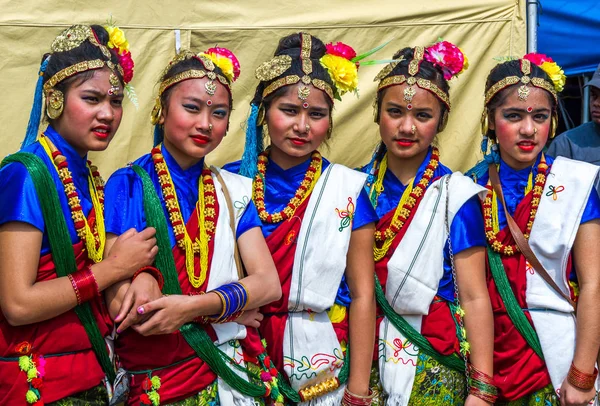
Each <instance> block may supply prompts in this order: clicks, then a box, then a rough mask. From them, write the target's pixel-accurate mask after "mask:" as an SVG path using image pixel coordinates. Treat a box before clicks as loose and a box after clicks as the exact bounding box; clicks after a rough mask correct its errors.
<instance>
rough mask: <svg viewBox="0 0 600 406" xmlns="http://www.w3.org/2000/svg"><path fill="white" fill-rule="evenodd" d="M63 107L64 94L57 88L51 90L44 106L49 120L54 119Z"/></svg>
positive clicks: (58, 115)
mask: <svg viewBox="0 0 600 406" xmlns="http://www.w3.org/2000/svg"><path fill="white" fill-rule="evenodd" d="M64 107H65V95H64V94H63V92H61V91H60V90H57V89H53V90H52V94H51V95H50V97H49V98H48V104H47V106H46V115H47V116H48V118H50V120H56V119H57V118H58V117H60V115H61V114H62V112H63V108H64Z"/></svg>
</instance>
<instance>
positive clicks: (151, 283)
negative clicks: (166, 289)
mask: <svg viewBox="0 0 600 406" xmlns="http://www.w3.org/2000/svg"><path fill="white" fill-rule="evenodd" d="M161 297H162V292H161V291H160V288H159V286H158V282H157V281H156V279H154V277H153V276H152V275H151V274H149V273H147V272H142V273H140V274H139V275H138V276H137V278H135V280H134V281H133V282H131V284H130V285H129V289H127V292H126V293H125V296H124V297H123V302H122V303H121V309H120V310H119V313H118V314H117V316H116V317H115V322H116V323H121V324H120V325H119V328H117V333H119V334H121V333H122V332H123V331H125V330H127V328H128V327H131V326H133V325H135V324H141V323H143V322H144V321H145V320H147V319H148V318H149V317H150V313H145V314H143V315H141V314H138V312H137V309H138V308H139V307H140V306H141V305H144V304H146V303H148V302H151V301H153V300H156V299H160V298H161Z"/></svg>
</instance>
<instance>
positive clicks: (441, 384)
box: [408, 353, 467, 406]
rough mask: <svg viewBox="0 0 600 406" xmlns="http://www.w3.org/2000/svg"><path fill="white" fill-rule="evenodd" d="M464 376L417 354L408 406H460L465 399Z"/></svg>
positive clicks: (465, 386) (425, 356)
mask: <svg viewBox="0 0 600 406" xmlns="http://www.w3.org/2000/svg"><path fill="white" fill-rule="evenodd" d="M466 389H467V384H466V378H465V375H464V374H462V373H460V372H458V371H454V370H452V369H450V368H447V367H445V366H443V365H442V364H440V363H438V362H437V361H436V360H434V359H433V358H431V357H429V356H427V355H425V354H422V353H421V354H419V356H418V357H417V368H416V371H415V380H414V383H413V388H412V392H411V394H410V399H409V401H408V406H426V405H427V406H432V405H433V406H435V405H454V406H462V405H463V404H464V402H465V399H466V397H467V390H466Z"/></svg>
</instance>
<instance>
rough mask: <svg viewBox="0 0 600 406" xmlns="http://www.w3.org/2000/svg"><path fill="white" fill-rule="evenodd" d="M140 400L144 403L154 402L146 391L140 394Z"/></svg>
mask: <svg viewBox="0 0 600 406" xmlns="http://www.w3.org/2000/svg"><path fill="white" fill-rule="evenodd" d="M140 402H142V404H143V405H151V404H152V401H151V400H150V398H149V397H148V395H146V394H145V393H142V394H141V395H140Z"/></svg>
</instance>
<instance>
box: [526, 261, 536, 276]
mask: <svg viewBox="0 0 600 406" xmlns="http://www.w3.org/2000/svg"><path fill="white" fill-rule="evenodd" d="M525 270H526V271H527V272H529V274H530V275H533V274H535V269H533V267H532V266H531V264H530V263H529V261H525Z"/></svg>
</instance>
